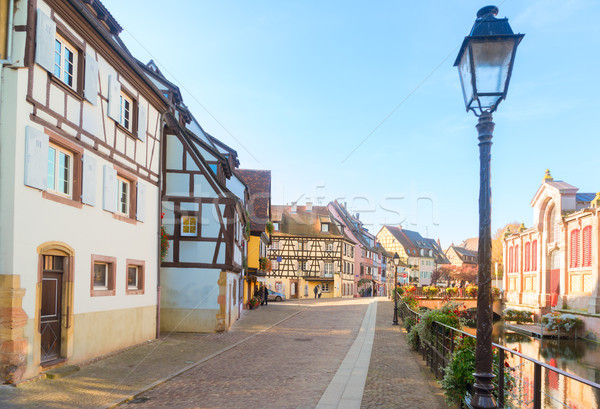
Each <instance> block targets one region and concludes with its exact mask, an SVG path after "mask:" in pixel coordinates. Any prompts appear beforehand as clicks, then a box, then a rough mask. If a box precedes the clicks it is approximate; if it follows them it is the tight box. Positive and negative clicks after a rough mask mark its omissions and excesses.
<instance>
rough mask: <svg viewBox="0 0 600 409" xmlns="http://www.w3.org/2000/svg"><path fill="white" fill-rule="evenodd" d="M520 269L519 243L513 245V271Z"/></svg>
mask: <svg viewBox="0 0 600 409" xmlns="http://www.w3.org/2000/svg"><path fill="white" fill-rule="evenodd" d="M520 271H521V267H520V266H519V245H518V244H517V245H516V246H515V272H516V273H518V272H520Z"/></svg>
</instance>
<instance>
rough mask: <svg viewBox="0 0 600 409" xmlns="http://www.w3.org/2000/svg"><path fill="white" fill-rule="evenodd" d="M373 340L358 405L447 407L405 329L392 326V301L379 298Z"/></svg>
mask: <svg viewBox="0 0 600 409" xmlns="http://www.w3.org/2000/svg"><path fill="white" fill-rule="evenodd" d="M379 300H380V301H379V303H378V304H379V305H378V308H377V325H376V329H375V340H374V343H373V350H372V353H371V363H370V365H369V373H368V375H367V382H366V385H365V390H364V393H363V398H362V405H361V408H363V409H370V408H407V409H447V408H448V406H447V405H446V403H445V400H444V392H443V390H442V389H441V387H440V386H439V384H438V383H437V382H436V380H435V377H434V376H433V374H432V373H431V371H430V370H429V368H428V367H427V366H426V365H425V363H424V362H423V360H422V359H421V356H420V355H419V354H417V353H416V352H414V351H412V350H411V349H410V346H409V345H408V344H407V342H406V332H404V331H403V330H402V329H401V328H402V321H400V325H398V326H395V325H392V320H393V316H394V303H393V302H391V301H388V300H384V299H381V298H380V299H379Z"/></svg>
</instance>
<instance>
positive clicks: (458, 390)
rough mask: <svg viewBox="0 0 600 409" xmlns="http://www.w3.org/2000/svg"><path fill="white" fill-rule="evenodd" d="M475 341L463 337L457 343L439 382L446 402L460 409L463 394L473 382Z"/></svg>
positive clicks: (463, 397)
mask: <svg viewBox="0 0 600 409" xmlns="http://www.w3.org/2000/svg"><path fill="white" fill-rule="evenodd" d="M474 372H475V339H474V338H471V337H465V338H463V339H462V340H461V341H459V343H458V345H457V347H456V349H455V350H454V353H453V354H452V356H451V358H450V362H449V363H448V366H447V367H446V369H445V373H444V378H443V379H442V380H441V382H440V383H441V385H442V388H444V394H445V395H446V402H448V403H449V404H455V405H457V406H458V407H462V402H463V401H464V399H465V394H466V393H467V391H468V390H469V388H470V387H471V385H473V383H474V382H475V378H474V377H473V373H474Z"/></svg>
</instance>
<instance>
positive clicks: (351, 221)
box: [331, 200, 379, 252]
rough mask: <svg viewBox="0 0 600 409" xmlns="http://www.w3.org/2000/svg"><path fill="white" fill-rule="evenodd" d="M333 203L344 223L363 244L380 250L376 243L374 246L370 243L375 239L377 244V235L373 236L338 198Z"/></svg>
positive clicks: (366, 247)
mask: <svg viewBox="0 0 600 409" xmlns="http://www.w3.org/2000/svg"><path fill="white" fill-rule="evenodd" d="M331 204H332V206H333V207H335V209H336V211H337V213H338V214H339V216H340V218H341V219H342V220H341V222H342V224H344V225H345V226H346V227H347V228H348V229H349V230H350V231H351V232H352V235H353V236H354V237H356V239H357V240H358V241H359V244H360V245H361V246H363V247H364V248H365V249H367V250H369V251H373V252H377V251H379V250H378V249H377V248H376V247H375V245H373V246H372V245H371V243H370V240H373V244H375V242H376V238H375V236H373V235H372V234H371V233H369V231H368V230H367V229H366V228H364V227H363V224H362V222H361V221H360V220H359V219H357V218H356V217H354V216H352V215H351V214H350V213H349V212H348V210H347V209H346V207H345V206H342V205H341V204H340V203H339V202H338V201H337V200H334V201H333V202H331Z"/></svg>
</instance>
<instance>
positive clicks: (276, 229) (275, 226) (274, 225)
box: [273, 222, 279, 231]
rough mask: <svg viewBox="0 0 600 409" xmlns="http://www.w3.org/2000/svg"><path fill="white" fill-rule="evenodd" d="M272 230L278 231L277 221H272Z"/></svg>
mask: <svg viewBox="0 0 600 409" xmlns="http://www.w3.org/2000/svg"><path fill="white" fill-rule="evenodd" d="M273 231H279V222H273Z"/></svg>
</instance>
